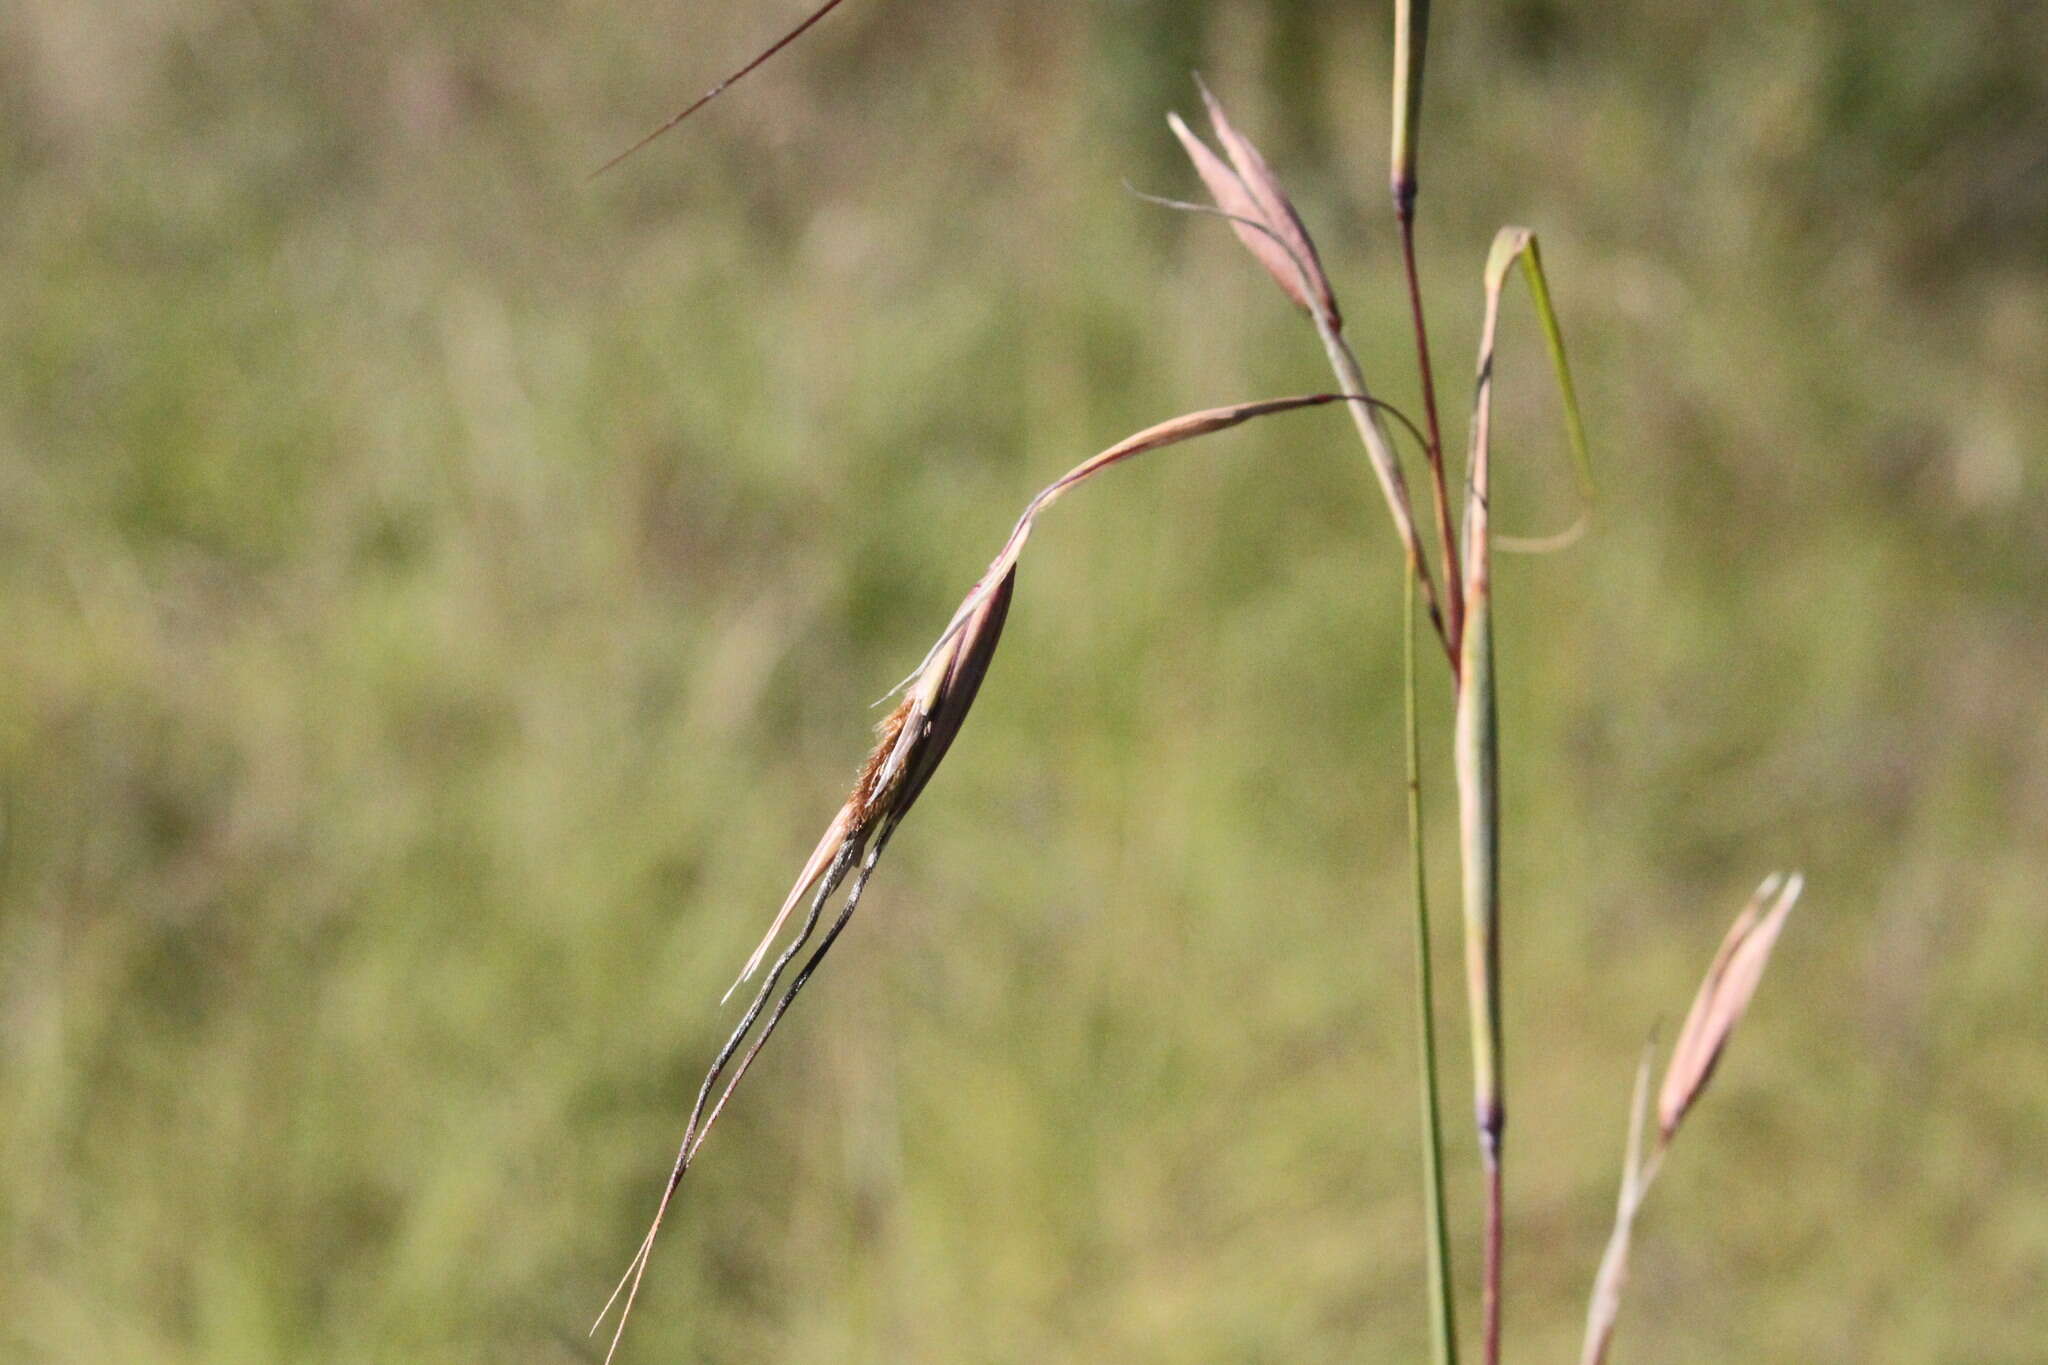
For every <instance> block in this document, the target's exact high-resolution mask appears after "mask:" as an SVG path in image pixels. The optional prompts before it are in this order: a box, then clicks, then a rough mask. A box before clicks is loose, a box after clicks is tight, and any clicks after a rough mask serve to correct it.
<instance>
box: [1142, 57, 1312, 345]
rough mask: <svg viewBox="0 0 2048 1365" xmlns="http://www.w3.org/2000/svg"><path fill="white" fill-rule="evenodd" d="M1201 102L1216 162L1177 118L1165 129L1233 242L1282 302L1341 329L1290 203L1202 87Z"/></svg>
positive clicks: (1170, 119) (1304, 229) (1269, 169)
mask: <svg viewBox="0 0 2048 1365" xmlns="http://www.w3.org/2000/svg"><path fill="white" fill-rule="evenodd" d="M1202 102H1203V103H1204V104H1205V105H1206V106H1207V107H1208V111H1209V127H1210V129H1211V131H1212V132H1214V134H1215V136H1216V141H1217V143H1218V144H1219V145H1221V146H1222V148H1223V156H1222V157H1219V156H1218V155H1216V153H1215V152H1214V151H1212V150H1211V149H1210V147H1209V144H1208V143H1206V142H1204V141H1202V139H1201V138H1200V137H1199V136H1198V135H1197V134H1196V133H1195V132H1194V131H1193V130H1192V129H1190V128H1189V127H1188V125H1187V124H1186V123H1185V122H1184V121H1183V120H1182V119H1181V116H1180V115H1179V114H1169V115H1167V119H1166V123H1167V126H1168V127H1169V128H1171V129H1173V135H1174V136H1175V137H1177V138H1179V139H1180V145H1181V146H1182V147H1183V148H1185V149H1186V150H1187V154H1188V160H1189V161H1191V162H1193V163H1194V167H1195V173H1196V174H1197V175H1199V176H1201V178H1202V183H1203V184H1204V185H1205V186H1207V187H1208V190H1209V197H1210V198H1211V199H1213V200H1215V201H1216V207H1217V208H1219V209H1221V210H1222V211H1223V213H1224V214H1225V215H1226V216H1227V217H1228V218H1229V219H1230V227H1231V231H1233V232H1235V233H1236V234H1237V239H1238V240H1239V241H1240V242H1243V243H1244V246H1245V249H1246V250H1247V251H1249V252H1251V254H1252V258H1253V259H1254V260H1256V261H1258V263H1259V264H1260V265H1262V266H1264V267H1265V268H1266V273H1267V274H1269V275H1271V276H1272V277H1273V282H1274V283H1275V284H1278V285H1279V286H1280V288H1281V289H1282V290H1283V291H1284V292H1285V293H1286V295H1287V297H1288V298H1290V299H1293V300H1294V302H1295V303H1296V304H1297V305H1298V306H1299V307H1301V308H1302V309H1303V310H1305V311H1306V312H1308V313H1309V314H1311V315H1313V316H1316V317H1320V318H1322V319H1323V320H1324V321H1325V322H1327V323H1328V324H1329V326H1330V328H1331V329H1332V330H1336V329H1338V328H1341V327H1342V326H1343V325H1344V324H1343V318H1342V316H1341V315H1340V314H1339V313H1338V311H1337V296H1336V294H1335V292H1334V291H1333V290H1332V289H1331V288H1330V280H1329V276H1327V275H1326V274H1324V273H1323V262H1322V258H1321V256H1319V255H1318V254H1317V252H1316V246H1315V242H1314V241H1313V240H1311V239H1310V237H1309V235H1308V228H1307V227H1306V226H1304V225H1303V223H1302V221H1301V215H1300V214H1298V213H1296V212H1295V211H1294V203H1293V201H1292V200H1290V199H1289V198H1288V197H1287V193H1286V191H1284V190H1282V189H1281V188H1280V180H1279V177H1277V176H1275V175H1274V174H1273V168H1272V167H1271V166H1269V165H1267V164H1266V158H1265V157H1264V156H1262V155H1260V154H1259V149H1258V148H1257V147H1254V146H1253V145H1252V143H1251V140H1250V139H1249V138H1246V137H1245V136H1244V135H1243V134H1241V133H1239V132H1238V131H1237V128H1236V127H1235V125H1233V124H1232V123H1231V122H1230V119H1229V117H1228V116H1227V115H1225V114H1224V112H1223V106H1222V105H1221V104H1220V103H1218V102H1217V99H1216V97H1215V96H1214V95H1212V94H1210V93H1209V87H1208V86H1206V85H1204V86H1202ZM1224 157H1228V158H1229V161H1228V162H1227V163H1226V162H1225V161H1224Z"/></svg>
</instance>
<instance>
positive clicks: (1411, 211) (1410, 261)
mask: <svg viewBox="0 0 2048 1365" xmlns="http://www.w3.org/2000/svg"><path fill="white" fill-rule="evenodd" d="M1395 216H1396V217H1397V218H1399V220H1400V224H1401V262H1402V265H1403V266H1404V268H1405V270H1406V273H1407V276H1408V313H1409V316H1410V318H1411V319H1412V320H1413V322H1414V325H1415V368H1416V370H1417V371H1418V372H1419V373H1420V375H1421V378H1422V414H1423V421H1424V422H1425V423H1426V424H1427V425H1428V428H1429V450H1428V457H1429V491H1430V497H1431V499H1432V501H1433V502H1434V503H1435V505H1436V535H1437V544H1438V545H1439V546H1440V547H1441V553H1442V556H1443V568H1444V616H1445V617H1446V618H1447V619H1446V620H1445V623H1444V624H1445V627H1446V629H1447V630H1448V631H1449V633H1450V637H1451V648H1452V650H1453V651H1454V652H1455V651H1456V649H1457V647H1458V641H1459V639H1460V638H1461V637H1462V635H1463V633H1464V629H1465V592H1464V585H1463V579H1462V574H1461V573H1460V570H1459V568H1458V537H1457V533H1456V532H1454V531H1453V530H1452V529H1451V497H1450V491H1449V489H1448V488H1447V487H1446V486H1445V483H1444V432H1443V425H1442V423H1441V422H1439V421H1438V419H1437V415H1436V372H1435V368H1434V367H1433V366H1432V365H1431V364H1430V358H1429V324H1428V322H1427V321H1426V320H1425V318H1424V315H1423V309H1422V281H1421V279H1420V277H1419V276H1418V274H1417V271H1416V268H1415V196H1414V192H1413V186H1412V184H1411V186H1410V192H1409V194H1408V196H1407V198H1406V199H1405V200H1404V199H1402V198H1400V197H1399V196H1398V195H1397V196H1396V198H1395Z"/></svg>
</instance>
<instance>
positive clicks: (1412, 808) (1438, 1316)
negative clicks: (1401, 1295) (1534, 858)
mask: <svg viewBox="0 0 2048 1365" xmlns="http://www.w3.org/2000/svg"><path fill="white" fill-rule="evenodd" d="M1407 577H1408V581H1407V591H1406V593H1405V595H1404V597H1403V611H1402V654H1401V662H1402V682H1403V691H1402V697H1403V701H1404V703H1405V705H1404V716H1405V720H1406V725H1407V750H1408V855H1409V865H1410V867H1411V869H1412V870H1413V872H1414V877H1415V983H1416V986H1415V991H1416V995H1415V999H1416V1016H1417V1021H1418V1023H1419V1025H1420V1034H1421V1053H1422V1057H1421V1065H1422V1138H1423V1144H1422V1187H1423V1219H1424V1223H1425V1224H1426V1228H1427V1234H1428V1239H1429V1340H1430V1358H1431V1360H1433V1361H1434V1362H1435V1365H1457V1361H1458V1320H1457V1313H1456V1310H1455V1307H1454V1304H1455V1295H1454V1293H1453V1289H1452V1277H1451V1243H1450V1232H1449V1227H1448V1220H1447V1219H1446V1217H1445V1213H1444V1141H1443V1119H1442V1115H1441V1111H1440V1108H1439V1104H1438V1097H1437V1083H1436V991H1435V987H1434V984H1433V980H1434V978H1433V975H1432V969H1431V966H1430V957H1431V954H1430V941H1429V879H1428V875H1427V867H1428V860H1427V859H1426V858H1425V857H1424V850H1423V835H1422V741H1421V727H1420V721H1419V719H1418V717H1417V715H1416V696H1415V673H1416V662H1415V598H1416V590H1415V575H1414V573H1413V572H1410V573H1409V574H1408V576H1407Z"/></svg>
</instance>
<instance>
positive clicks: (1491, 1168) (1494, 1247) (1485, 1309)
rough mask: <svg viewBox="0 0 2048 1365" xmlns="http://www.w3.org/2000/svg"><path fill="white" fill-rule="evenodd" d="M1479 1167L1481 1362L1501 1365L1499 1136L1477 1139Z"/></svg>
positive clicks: (1488, 1135) (1482, 1135) (1491, 1135)
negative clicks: (1482, 1173)
mask: <svg viewBox="0 0 2048 1365" xmlns="http://www.w3.org/2000/svg"><path fill="white" fill-rule="evenodd" d="M1479 1159H1480V1162H1481V1164H1483V1165H1484V1166H1485V1167H1486V1280H1485V1285H1484V1288H1483V1289H1482V1290H1481V1291H1480V1296H1479V1319H1480V1329H1479V1330H1480V1338H1481V1343H1482V1348H1483V1349H1482V1353H1481V1359H1483V1360H1484V1361H1485V1362H1486V1365H1500V1261H1501V1242H1502V1240H1503V1238H1502V1235H1501V1231H1502V1229H1501V1186H1500V1136H1499V1134H1497V1133H1494V1134H1485V1133H1482V1134H1481V1137H1480V1155H1479Z"/></svg>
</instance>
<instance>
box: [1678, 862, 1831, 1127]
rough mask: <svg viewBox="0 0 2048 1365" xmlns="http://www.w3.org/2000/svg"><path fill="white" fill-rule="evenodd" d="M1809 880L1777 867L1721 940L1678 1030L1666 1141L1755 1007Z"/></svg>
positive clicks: (1695, 1099)
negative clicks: (1773, 953)
mask: <svg viewBox="0 0 2048 1365" xmlns="http://www.w3.org/2000/svg"><path fill="white" fill-rule="evenodd" d="M1804 886H1805V879H1804V878H1802V877H1801V876H1800V875H1799V874H1798V873H1796V872H1795V873H1793V874H1792V875H1791V876H1789V877H1786V876H1782V875H1780V874H1778V873H1772V874H1771V875H1770V876H1769V877H1766V878H1765V879H1764V883H1763V885H1762V886H1760V887H1758V888H1757V891H1756V895H1755V896H1753V897H1751V898H1750V902H1749V904H1748V905H1746V906H1744V907H1743V909H1742V913H1741V914H1739V915H1737V916H1736V917H1735V923H1734V924H1733V925H1731V926H1730V927H1729V930H1728V936H1727V937H1726V938H1724V939H1722V940H1721V948H1720V951H1718V952H1717V953H1715V954H1714V961H1713V963H1712V964H1711V965H1710V966H1709V967H1708V968H1707V975H1706V979H1705V980H1704V981H1702V982H1700V989H1699V994H1698V995H1696V996H1695V997H1693V1002H1692V1009H1691V1010H1690V1011H1688V1012H1687V1014H1686V1016H1685V1024H1684V1026H1683V1027H1681V1028H1680V1029H1679V1031H1678V1041H1677V1042H1676V1043H1675V1044H1673V1045H1672V1049H1671V1061H1670V1063H1669V1064H1668V1065H1667V1066H1666V1067H1665V1069H1664V1084H1663V1086H1662V1087H1661V1088H1660V1089H1659V1090H1658V1092H1657V1130H1658V1136H1659V1139H1660V1140H1661V1141H1662V1142H1663V1143H1665V1144H1667V1145H1668V1144H1669V1143H1670V1141H1671V1138H1672V1135H1673V1134H1675V1133H1676V1132H1677V1131H1678V1125H1679V1124H1681V1123H1683V1122H1684V1121H1685V1116H1686V1114H1687V1113H1688V1112H1690V1111H1691V1109H1692V1106H1693V1105H1694V1104H1695V1103H1696V1102H1697V1101H1698V1100H1699V1097H1700V1095H1701V1094H1702V1093H1703V1092H1704V1091H1705V1090H1706V1088H1707V1082H1708V1081H1710V1080H1712V1079H1713V1076H1714V1068H1715V1066H1716V1065H1718V1064H1719V1062H1720V1060H1721V1053H1722V1051H1723V1050H1724V1049H1725V1048H1726V1047H1727V1046H1728V1039H1729V1038H1730V1036H1732V1035H1733V1034H1734V1032H1735V1026H1736V1024H1738V1023H1740V1022H1741V1021H1742V1014H1743V1011H1744V1010H1746V1009H1748V1008H1749V1001H1750V997H1752V996H1754V995H1755V994H1756V988H1757V983H1758V982H1760V981H1762V980H1763V975H1764V968H1765V967H1766V966H1768V965H1769V964H1770V960H1771V950H1772V949H1773V948H1775V947H1776V946H1777V943H1778V932H1779V930H1781V929H1782V928H1784V925H1785V917H1786V916H1787V915H1789V914H1791V913H1792V907H1793V905H1794V904H1795V903H1797V902H1798V900H1799V893H1800V891H1801V889H1802V888H1803V887H1804ZM1766 906H1768V907H1769V908H1768V909H1766V908H1765V907H1766Z"/></svg>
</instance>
